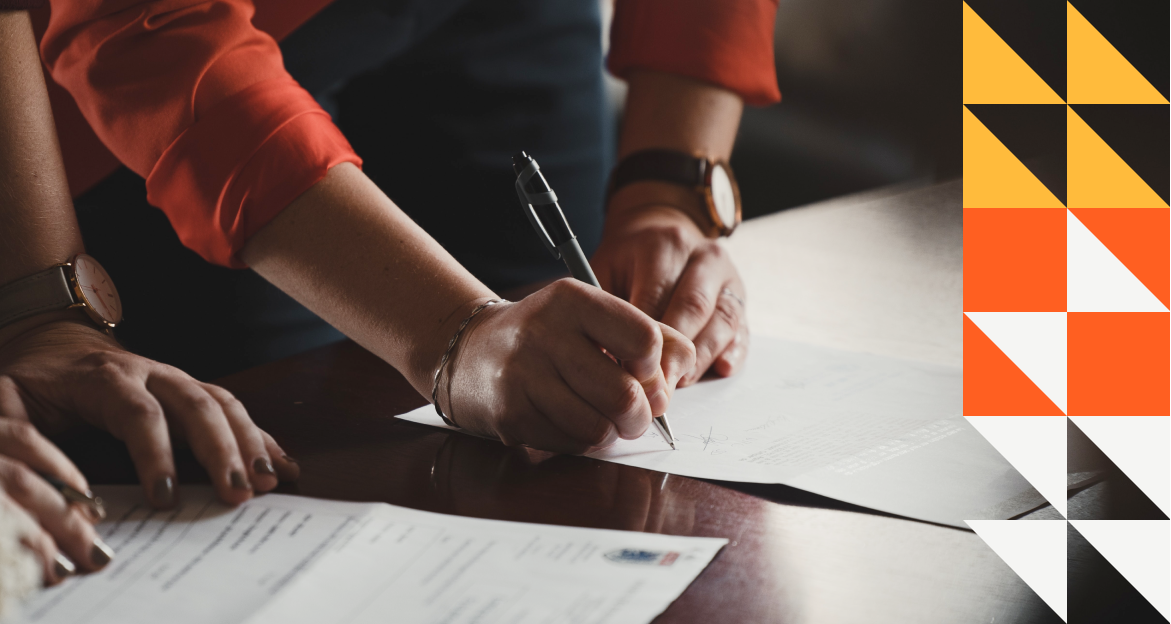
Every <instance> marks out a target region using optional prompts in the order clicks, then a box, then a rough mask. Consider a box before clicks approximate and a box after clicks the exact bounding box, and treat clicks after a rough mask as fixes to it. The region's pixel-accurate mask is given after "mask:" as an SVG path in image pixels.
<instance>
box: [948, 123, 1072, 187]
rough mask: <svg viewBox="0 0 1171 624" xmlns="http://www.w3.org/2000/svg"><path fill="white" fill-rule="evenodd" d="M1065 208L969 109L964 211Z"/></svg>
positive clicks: (965, 124)
mask: <svg viewBox="0 0 1171 624" xmlns="http://www.w3.org/2000/svg"><path fill="white" fill-rule="evenodd" d="M1063 207H1064V205H1063V204H1062V203H1061V201H1060V200H1058V199H1057V197H1055V196H1054V195H1053V193H1051V192H1049V189H1048V188H1045V185H1044V184H1041V181H1040V180H1038V179H1037V178H1036V176H1034V175H1033V173H1032V172H1031V171H1029V169H1028V168H1027V167H1025V166H1024V165H1023V164H1021V161H1020V160H1017V157H1016V156H1013V155H1012V152H1010V151H1009V150H1008V148H1007V147H1005V146H1004V144H1003V143H1001V142H1000V139H998V138H996V136H995V135H993V134H992V132H990V131H989V130H988V128H985V127H984V124H982V123H980V120H979V119H976V116H975V115H973V114H972V112H971V111H969V110H968V107H967V106H965V107H964V208H1063Z"/></svg>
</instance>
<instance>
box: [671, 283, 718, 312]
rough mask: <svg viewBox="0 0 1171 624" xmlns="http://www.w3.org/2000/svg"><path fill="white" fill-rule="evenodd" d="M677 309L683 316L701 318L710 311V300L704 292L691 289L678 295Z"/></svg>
mask: <svg viewBox="0 0 1171 624" xmlns="http://www.w3.org/2000/svg"><path fill="white" fill-rule="evenodd" d="M679 307H680V308H681V309H682V310H683V313H684V314H687V315H690V316H696V317H701V318H702V317H705V316H707V314H708V310H711V309H712V299H711V297H709V296H708V294H707V293H706V292H704V291H702V290H699V289H697V288H692V289H690V290H687V291H686V292H682V293H679Z"/></svg>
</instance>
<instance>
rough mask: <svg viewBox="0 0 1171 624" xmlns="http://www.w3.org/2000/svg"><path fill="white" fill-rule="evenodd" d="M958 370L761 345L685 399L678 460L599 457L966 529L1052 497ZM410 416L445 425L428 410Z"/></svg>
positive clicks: (660, 445)
mask: <svg viewBox="0 0 1171 624" xmlns="http://www.w3.org/2000/svg"><path fill="white" fill-rule="evenodd" d="M962 403H963V376H962V371H961V369H959V368H956V367H948V366H938V365H933V364H923V363H917V362H912V361H907V360H898V359H893V358H887V357H881V356H875V355H866V354H859V353H850V352H846V351H838V350H833V349H827V348H822V347H815V346H810V345H804V344H799V343H794V342H786V341H781V340H777V339H774V338H768V337H753V339H752V347H751V349H750V350H749V356H748V362H747V363H746V365H745V367H744V370H743V371H742V372H740V373H739V374H738V375H736V376H734V377H732V378H729V379H720V380H713V381H705V382H701V383H699V384H696V385H695V386H692V387H690V388H684V389H681V390H679V391H678V392H676V393H675V397H674V399H673V400H672V402H671V408H670V411H669V412H668V415H667V416H668V420H669V421H670V423H671V429H672V430H673V431H674V433H675V436H676V445H677V447H678V450H676V451H672V450H671V449H670V447H668V446H667V444H666V442H665V441H663V439H662V438H661V437H660V436H659V434H658V431H657V430H656V429H655V428H654V427H651V428H649V429H647V432H646V433H645V434H644V435H643V436H642V437H641V438H639V439H637V440H619V441H618V443H617V444H615V445H614V446H612V447H610V448H609V449H606V450H604V451H601V452H598V453H595V454H594V455H593V457H596V458H598V459H604V460H607V461H612V462H617V463H620V464H626V465H629V466H639V467H642V468H649V469H652V470H659V471H663V472H669V473H672V474H678V475H684V476H688V477H697V478H705V479H719V480H724V481H741V482H748V483H782V484H785V485H789V486H793V487H797V488H801V489H803V490H807V491H810V492H814V493H817V494H821V495H823V496H828V497H830V498H835V499H838V500H841V501H845V502H848V503H853V504H856V505H862V506H865V507H869V508H871V509H877V510H879V511H885V512H889V513H894V514H898V515H902V516H908V517H912V518H919V519H922V520H928V521H931V522H938V523H941V524H948V525H952V526H957V527H963V528H966V527H967V525H966V524H964V520H982V519H1004V518H1011V517H1013V516H1016V515H1019V514H1021V513H1024V512H1026V511H1028V510H1030V509H1033V508H1035V507H1037V506H1039V505H1041V504H1043V503H1044V499H1043V498H1042V497H1041V496H1040V494H1038V493H1037V492H1036V490H1034V489H1033V487H1032V486H1031V485H1029V483H1028V481H1026V480H1025V479H1024V478H1023V477H1022V476H1021V475H1020V474H1019V473H1018V472H1017V471H1016V470H1015V469H1014V468H1013V467H1012V466H1011V465H1010V464H1009V463H1008V462H1007V461H1005V459H1004V458H1003V457H1001V456H1000V453H998V452H997V451H996V449H995V448H994V447H992V445H990V444H989V443H988V442H987V441H986V440H985V439H984V437H983V436H981V435H980V434H979V433H978V432H977V431H976V430H975V429H974V428H972V426H971V425H970V424H968V422H967V421H966V420H964V418H963V417H962V411H963V406H962ZM400 418H403V419H406V420H409V421H412V422H417V423H423V424H428V425H434V426H444V425H443V423H442V421H440V420H439V418H438V417H437V416H436V415H435V410H434V409H433V408H432V407H431V406H430V405H427V406H424V407H421V408H419V409H417V410H414V411H412V412H409V413H407V414H403V415H402V416H400Z"/></svg>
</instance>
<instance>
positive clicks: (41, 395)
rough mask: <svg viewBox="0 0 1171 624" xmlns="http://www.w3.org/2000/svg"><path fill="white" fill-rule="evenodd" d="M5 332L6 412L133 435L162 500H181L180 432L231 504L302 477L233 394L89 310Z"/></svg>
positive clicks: (2, 397)
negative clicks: (135, 348) (138, 348)
mask: <svg viewBox="0 0 1171 624" xmlns="http://www.w3.org/2000/svg"><path fill="white" fill-rule="evenodd" d="M30 318H31V319H33V320H34V322H35V320H36V317H30ZM10 327H11V326H10ZM4 337H7V341H3V340H0V416H4V417H6V418H7V419H13V420H18V421H24V422H31V423H32V424H34V425H36V426H37V427H38V428H40V429H41V430H43V431H48V432H59V431H63V430H66V429H68V428H70V427H72V426H74V425H76V424H79V422H84V423H88V424H90V425H93V426H96V427H98V428H100V429H104V430H106V431H108V432H110V433H111V434H112V435H114V436H115V437H117V438H118V439H120V440H122V441H123V442H125V443H126V447H127V449H128V450H129V452H130V456H131V458H132V459H133V460H134V465H135V467H136V468H137V470H138V477H139V479H140V480H141V482H142V484H143V488H144V489H145V490H146V496H147V500H149V501H150V502H151V503H152V504H153V505H155V506H156V507H163V508H165V507H170V506H172V505H174V503H175V501H176V489H175V488H176V486H177V484H176V482H175V463H174V459H173V457H172V454H171V446H172V438H174V439H177V440H180V441H183V442H185V443H187V444H188V445H190V447H191V450H192V451H193V452H194V454H195V456H196V458H197V459H198V460H199V462H200V464H202V465H203V467H204V468H205V469H206V470H207V472H208V475H209V476H210V477H211V482H212V484H213V485H214V486H215V489H216V492H217V493H218V494H219V496H220V498H221V499H223V501H224V502H226V503H230V504H238V503H241V502H243V501H245V500H248V499H249V498H251V497H252V494H253V491H257V492H266V491H269V490H271V489H273V488H275V487H276V486H277V482H278V479H284V480H292V479H296V477H297V476H298V473H299V468H298V467H297V465H296V464H295V463H293V462H291V461H289V459H288V458H287V457H286V456H285V454H284V452H283V451H282V450H281V448H280V446H279V445H278V444H277V443H276V441H275V440H273V439H272V436H270V435H268V433H266V432H264V431H262V430H261V429H259V428H258V427H257V426H256V425H255V424H253V422H252V419H251V418H249V416H248V413H247V412H246V411H245V409H244V407H243V406H242V405H241V404H240V402H239V401H238V400H236V398H235V397H233V396H232V394H231V393H230V392H228V391H227V390H224V389H223V388H220V387H219V386H215V385H212V384H209V383H203V382H200V381H197V380H195V379H193V378H191V377H190V376H189V375H187V374H186V373H184V372H182V371H180V370H179V369H177V368H174V367H172V366H167V365H165V364H160V363H159V362H155V361H152V360H149V359H147V358H144V357H141V356H138V355H134V354H133V353H130V352H128V351H125V350H124V349H122V347H121V346H119V345H118V343H117V342H115V341H114V340H113V339H112V338H110V337H109V336H107V335H106V334H105V333H103V332H101V331H99V330H98V329H97V328H95V327H94V326H93V325H92V324H91V323H90V322H89V321H88V320H83V317H81V316H80V314H78V315H76V316H75V315H73V314H72V313H52V314H51V315H48V316H46V319H45V322H41V323H40V324H34V326H33V327H31V328H29V329H27V330H25V331H23V332H22V333H19V334H17V335H15V336H11V337H8V335H7V334H5V336H4ZM62 459H63V457H62ZM66 461H67V460H66ZM74 473H76V470H74ZM59 476H60V477H61V478H65V475H64V474H62V475H59ZM75 476H76V477H77V478H80V474H79V473H77V474H76V475H75Z"/></svg>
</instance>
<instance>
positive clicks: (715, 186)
mask: <svg viewBox="0 0 1171 624" xmlns="http://www.w3.org/2000/svg"><path fill="white" fill-rule="evenodd" d="M712 203H713V204H715V209H716V214H717V215H719V217H720V221H721V223H720V225H722V226H724V227H727V228H730V227H734V226H735V225H736V190H735V189H733V188H732V180H731V178H729V177H728V170H727V169H724V166H723V165H720V164H718V163H717V164H716V165H715V166H714V167H713V168H712Z"/></svg>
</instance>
